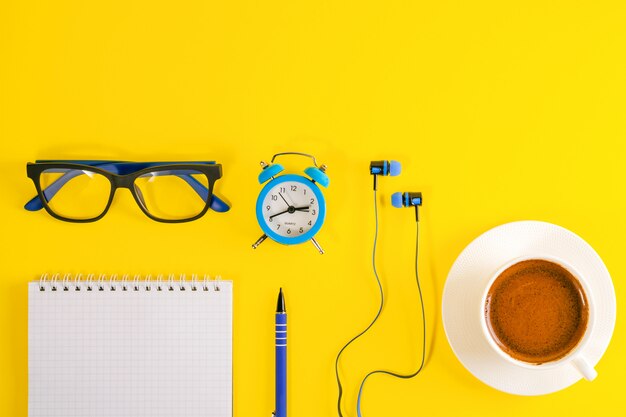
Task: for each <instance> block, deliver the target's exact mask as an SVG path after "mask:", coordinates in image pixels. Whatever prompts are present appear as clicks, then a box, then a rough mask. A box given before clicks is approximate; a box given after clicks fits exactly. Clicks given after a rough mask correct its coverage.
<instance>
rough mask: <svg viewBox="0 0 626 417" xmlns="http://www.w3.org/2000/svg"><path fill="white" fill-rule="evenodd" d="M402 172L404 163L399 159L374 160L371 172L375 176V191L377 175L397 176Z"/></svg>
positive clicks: (371, 163)
mask: <svg viewBox="0 0 626 417" xmlns="http://www.w3.org/2000/svg"><path fill="white" fill-rule="evenodd" d="M400 172H402V164H400V162H398V161H372V162H370V174H372V175H373V176H374V191H376V177H378V176H379V175H383V176H387V175H390V176H392V177H396V176H398V175H400Z"/></svg>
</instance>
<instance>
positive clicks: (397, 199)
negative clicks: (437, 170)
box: [391, 192, 422, 221]
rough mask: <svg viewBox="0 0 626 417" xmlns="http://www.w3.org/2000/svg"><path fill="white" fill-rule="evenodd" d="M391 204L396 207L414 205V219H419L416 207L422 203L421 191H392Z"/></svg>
mask: <svg viewBox="0 0 626 417" xmlns="http://www.w3.org/2000/svg"><path fill="white" fill-rule="evenodd" d="M391 205H392V206H394V207H396V208H402V207H415V220H416V221H419V214H418V207H419V206H421V205H422V193H419V192H418V193H413V192H404V193H393V194H392V195H391Z"/></svg>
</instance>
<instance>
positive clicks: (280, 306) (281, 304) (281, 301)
mask: <svg viewBox="0 0 626 417" xmlns="http://www.w3.org/2000/svg"><path fill="white" fill-rule="evenodd" d="M276 312H277V313H285V312H286V309H285V296H284V295H283V288H282V287H281V288H280V291H279V292H278V302H277V303H276Z"/></svg>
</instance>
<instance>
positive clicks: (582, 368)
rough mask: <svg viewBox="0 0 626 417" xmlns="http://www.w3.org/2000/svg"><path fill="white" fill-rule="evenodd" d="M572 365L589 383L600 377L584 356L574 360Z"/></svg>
mask: <svg viewBox="0 0 626 417" xmlns="http://www.w3.org/2000/svg"><path fill="white" fill-rule="evenodd" d="M572 365H574V368H576V370H577V371H578V372H580V373H581V375H582V376H583V377H584V378H585V379H586V380H587V381H593V380H594V379H595V378H596V377H597V376H598V372H597V371H596V370H595V369H593V366H591V365H589V362H587V361H586V360H585V358H583V357H582V356H578V357H577V358H576V359H574V360H573V361H572Z"/></svg>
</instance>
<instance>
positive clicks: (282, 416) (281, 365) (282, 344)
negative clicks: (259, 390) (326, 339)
mask: <svg viewBox="0 0 626 417" xmlns="http://www.w3.org/2000/svg"><path fill="white" fill-rule="evenodd" d="M274 416H275V417H287V310H286V309H285V297H284V296H283V289H282V288H281V289H280V292H279V293H278V303H277V304H276V411H274Z"/></svg>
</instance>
